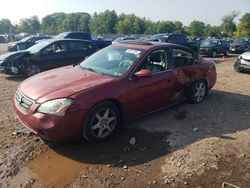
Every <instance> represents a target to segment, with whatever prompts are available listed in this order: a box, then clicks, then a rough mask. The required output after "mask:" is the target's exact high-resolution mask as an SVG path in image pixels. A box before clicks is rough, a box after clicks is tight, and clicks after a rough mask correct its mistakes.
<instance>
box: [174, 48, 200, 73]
mask: <svg viewBox="0 0 250 188" xmlns="http://www.w3.org/2000/svg"><path fill="white" fill-rule="evenodd" d="M196 60H197V55H196V54H193V53H191V52H188V51H185V50H182V49H173V61H174V67H175V68H178V67H183V66H188V65H193V64H194V63H195V61H196Z"/></svg>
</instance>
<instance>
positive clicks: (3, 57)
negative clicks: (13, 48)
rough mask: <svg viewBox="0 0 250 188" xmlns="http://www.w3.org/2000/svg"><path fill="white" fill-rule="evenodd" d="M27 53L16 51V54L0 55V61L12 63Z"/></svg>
mask: <svg viewBox="0 0 250 188" xmlns="http://www.w3.org/2000/svg"><path fill="white" fill-rule="evenodd" d="M27 53H29V52H28V51H25V50H24V51H17V52H11V53H7V54H3V55H0V61H14V60H16V59H18V58H20V57H21V56H23V55H24V54H27Z"/></svg>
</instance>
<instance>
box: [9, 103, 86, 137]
mask: <svg viewBox="0 0 250 188" xmlns="http://www.w3.org/2000/svg"><path fill="white" fill-rule="evenodd" d="M39 105H40V104H38V103H36V102H34V104H33V105H32V106H31V107H30V109H29V110H28V111H27V112H22V111H21V110H20V108H19V107H18V104H17V102H15V100H14V104H13V108H14V111H15V113H16V114H17V117H18V119H19V120H20V122H21V123H22V124H23V125H24V126H25V127H26V128H27V129H29V130H30V131H32V132H33V133H35V134H37V135H39V136H40V137H42V138H43V139H45V140H50V141H58V140H64V139H70V138H75V137H79V136H80V135H81V128H82V124H83V119H84V117H85V115H86V111H84V110H82V111H76V112H72V113H68V114H66V115H64V116H54V115H47V114H42V113H39V112H37V108H38V107H39Z"/></svg>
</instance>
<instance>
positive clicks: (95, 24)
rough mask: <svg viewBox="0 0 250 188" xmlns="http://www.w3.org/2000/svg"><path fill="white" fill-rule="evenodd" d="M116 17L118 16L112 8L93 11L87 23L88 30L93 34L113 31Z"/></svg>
mask: <svg viewBox="0 0 250 188" xmlns="http://www.w3.org/2000/svg"><path fill="white" fill-rule="evenodd" d="M117 19H118V16H117V14H116V12H115V11H114V10H112V11H109V10H105V11H104V12H101V13H100V14H97V13H94V15H93V16H92V17H91V19H90V23H89V27H90V30H91V32H92V33H95V34H103V33H115V26H116V23H117Z"/></svg>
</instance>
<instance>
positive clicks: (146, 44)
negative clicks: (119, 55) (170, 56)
mask: <svg viewBox="0 0 250 188" xmlns="http://www.w3.org/2000/svg"><path fill="white" fill-rule="evenodd" d="M112 45H115V46H124V47H128V48H136V49H143V50H148V49H151V48H154V47H156V46H158V47H159V46H161V47H170V46H176V47H182V48H186V49H189V48H187V47H185V46H181V45H178V44H173V43H165V42H151V41H138V40H124V41H121V42H118V43H114V44H112Z"/></svg>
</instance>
